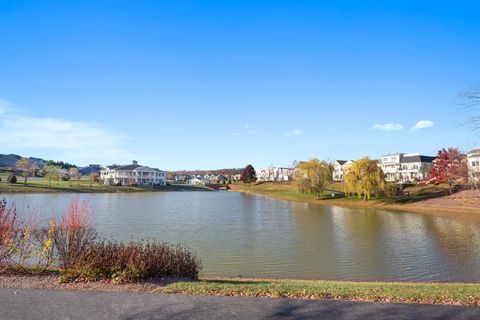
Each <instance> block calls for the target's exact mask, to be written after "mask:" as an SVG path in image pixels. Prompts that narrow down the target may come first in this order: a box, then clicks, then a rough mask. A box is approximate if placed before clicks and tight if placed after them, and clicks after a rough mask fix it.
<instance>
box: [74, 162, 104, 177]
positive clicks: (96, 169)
mask: <svg viewBox="0 0 480 320" xmlns="http://www.w3.org/2000/svg"><path fill="white" fill-rule="evenodd" d="M101 171H102V166H100V165H99V164H91V165H89V166H88V167H83V168H80V169H79V170H78V173H80V175H82V176H90V175H91V174H97V175H100V172H101Z"/></svg>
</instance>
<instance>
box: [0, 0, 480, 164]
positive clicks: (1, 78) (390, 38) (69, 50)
mask: <svg viewBox="0 0 480 320" xmlns="http://www.w3.org/2000/svg"><path fill="white" fill-rule="evenodd" d="M479 39H480V4H478V2H477V1H278V0H277V1H245V0H244V1H41V2H40V1H21V0H12V1H7V0H2V1H0V100H1V102H0V153H19V154H22V155H32V156H38V157H44V158H48V159H50V158H51V159H56V160H65V161H70V162H74V163H77V164H79V165H85V164H88V163H100V164H104V165H106V164H111V163H127V162H130V161H131V160H132V159H137V160H139V161H140V162H141V163H144V164H147V165H151V166H156V167H159V168H162V169H166V170H167V169H168V170H176V169H196V168H198V169H206V168H223V167H241V166H244V165H246V164H247V163H252V164H253V165H254V166H268V165H271V164H273V165H281V166H285V165H290V164H291V163H292V162H293V160H302V159H308V158H311V157H318V158H321V159H330V160H333V159H355V158H359V157H361V156H364V155H369V156H371V157H379V156H380V155H382V154H385V153H393V152H421V153H423V154H431V155H433V154H435V152H436V150H438V149H439V148H441V147H447V146H456V147H459V148H461V149H463V150H468V149H470V148H472V147H473V146H475V145H479V144H480V134H479V132H472V130H471V128H470V127H468V126H465V125H464V124H463V123H464V122H465V121H466V120H467V119H468V112H467V111H466V110H465V109H464V108H463V107H462V106H461V103H462V99H461V98H460V97H459V93H460V92H462V91H464V90H466V89H469V88H471V87H472V86H475V85H478V84H480V59H479V57H480V40H479ZM415 125H417V127H415Z"/></svg>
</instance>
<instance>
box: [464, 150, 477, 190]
mask: <svg viewBox="0 0 480 320" xmlns="http://www.w3.org/2000/svg"><path fill="white" fill-rule="evenodd" d="M467 162H468V178H469V179H470V182H473V183H480V148H477V149H473V150H472V151H470V152H468V153H467Z"/></svg>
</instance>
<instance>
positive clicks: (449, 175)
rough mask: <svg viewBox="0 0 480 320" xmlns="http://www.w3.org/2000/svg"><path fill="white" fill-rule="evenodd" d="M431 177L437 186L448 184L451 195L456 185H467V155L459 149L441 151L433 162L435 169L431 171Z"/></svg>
mask: <svg viewBox="0 0 480 320" xmlns="http://www.w3.org/2000/svg"><path fill="white" fill-rule="evenodd" d="M430 177H431V178H432V179H434V180H435V183H437V184H438V183H442V182H445V183H447V184H448V187H449V190H450V193H451V192H452V187H453V186H454V185H456V184H458V183H465V182H466V181H467V180H468V167H467V161H466V157H465V155H463V154H462V153H461V152H460V151H459V150H458V149H457V148H448V149H445V148H443V149H441V150H439V151H438V154H437V158H436V159H435V160H434V161H433V167H432V169H430Z"/></svg>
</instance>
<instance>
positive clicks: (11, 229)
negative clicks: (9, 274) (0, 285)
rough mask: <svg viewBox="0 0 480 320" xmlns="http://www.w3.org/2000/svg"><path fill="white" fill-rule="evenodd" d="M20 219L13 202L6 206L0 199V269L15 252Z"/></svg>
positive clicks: (1, 269)
mask: <svg viewBox="0 0 480 320" xmlns="http://www.w3.org/2000/svg"><path fill="white" fill-rule="evenodd" d="M19 226H20V221H19V219H18V217H17V209H16V207H15V205H14V204H11V205H10V206H7V201H6V200H5V199H3V200H1V201H0V271H3V270H4V269H5V268H6V267H7V263H8V261H9V260H10V259H11V258H12V256H13V255H14V254H15V252H16V246H15V242H16V239H17V236H18V233H19V229H20V228H19Z"/></svg>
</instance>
